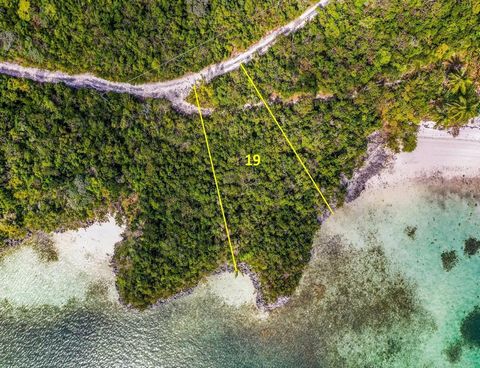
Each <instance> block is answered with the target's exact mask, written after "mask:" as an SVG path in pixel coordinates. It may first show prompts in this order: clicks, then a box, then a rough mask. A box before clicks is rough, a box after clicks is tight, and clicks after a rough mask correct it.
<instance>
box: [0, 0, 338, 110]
mask: <svg viewBox="0 0 480 368" xmlns="http://www.w3.org/2000/svg"><path fill="white" fill-rule="evenodd" d="M328 2H329V0H322V1H319V2H318V3H316V4H315V5H312V6H311V7H310V8H308V9H307V10H306V11H305V12H304V13H303V14H301V15H300V16H299V17H298V18H296V19H294V20H293V21H291V22H290V23H288V24H286V25H285V26H283V27H280V28H277V29H276V30H274V31H272V32H271V33H269V34H268V35H267V36H265V37H263V38H262V39H260V41H258V42H257V43H255V44H253V45H252V46H250V47H249V48H248V49H247V50H245V51H244V52H242V53H241V54H239V55H237V56H234V57H231V58H230V59H227V60H225V61H222V62H220V63H217V64H212V65H210V66H208V67H206V68H204V69H202V70H201V71H199V72H197V73H191V74H187V75H184V76H183V77H180V78H177V79H172V80H169V81H164V82H155V83H144V84H130V83H122V82H112V81H108V80H106V79H102V78H98V77H95V76H94V75H91V74H77V75H69V74H66V73H63V72H59V71H48V70H42V69H38V68H31V67H24V66H21V65H18V64H14V63H9V62H0V73H2V74H6V75H10V76H13V77H20V78H27V79H31V80H34V81H36V82H47V83H64V84H66V85H67V86H70V87H74V88H93V89H96V90H98V91H104V92H116V93H128V94H131V95H135V96H139V97H152V98H164V99H167V100H169V101H170V102H171V103H172V106H173V107H174V108H175V109H176V110H177V111H179V112H182V113H185V114H195V113H197V108H196V107H195V106H194V105H192V104H190V103H188V102H186V101H185V98H186V97H187V96H188V94H189V93H190V90H191V89H192V87H193V85H194V84H195V83H196V82H197V81H199V80H201V79H204V80H205V81H207V82H209V81H211V80H212V79H214V78H216V77H218V76H221V75H223V74H226V73H229V72H231V71H232V70H235V69H238V68H239V67H240V64H241V63H247V62H248V61H250V60H251V59H252V58H253V56H254V55H255V54H260V55H261V54H263V53H265V52H266V51H267V50H268V48H269V47H270V46H272V45H273V44H274V43H275V41H276V40H277V39H278V37H279V36H284V35H288V34H290V33H292V32H295V31H296V30H298V29H300V28H302V27H303V26H304V25H305V24H306V23H307V22H308V21H310V20H311V19H313V18H314V17H315V16H316V14H317V11H316V10H317V8H318V7H320V6H322V7H323V6H325V5H326V4H327V3H328ZM209 113H210V110H208V109H205V110H204V114H209Z"/></svg>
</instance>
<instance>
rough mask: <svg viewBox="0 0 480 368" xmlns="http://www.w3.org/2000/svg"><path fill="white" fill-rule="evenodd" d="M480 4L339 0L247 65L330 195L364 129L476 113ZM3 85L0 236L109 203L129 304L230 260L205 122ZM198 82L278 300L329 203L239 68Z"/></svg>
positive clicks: (243, 224) (259, 266) (230, 212)
mask: <svg viewBox="0 0 480 368" xmlns="http://www.w3.org/2000/svg"><path fill="white" fill-rule="evenodd" d="M15 11H17V10H15ZM479 12H480V2H477V1H468V2H451V1H446V0H445V1H433V2H432V1H382V2H365V1H358V0H355V1H353V0H351V1H350V0H349V1H337V2H334V3H332V4H330V5H329V6H327V7H326V8H325V9H322V10H320V14H319V16H318V18H317V19H316V20H315V21H313V22H311V23H310V24H308V25H307V26H306V27H305V28H304V29H303V30H301V31H299V32H297V33H295V34H293V35H290V36H288V37H285V38H283V39H281V40H280V41H279V42H278V43H277V44H276V45H275V46H274V47H273V48H272V49H271V50H270V51H269V52H268V53H266V54H265V55H262V56H261V57H258V58H256V59H255V60H254V61H253V62H252V63H251V64H250V63H249V64H248V65H247V66H246V67H247V68H248V70H249V72H250V73H251V74H252V76H253V78H254V79H255V81H256V82H257V84H258V85H259V87H260V88H261V89H262V91H263V92H264V94H265V95H266V96H268V97H269V100H270V102H271V104H272V109H273V110H274V113H275V115H276V116H277V117H278V120H279V121H280V123H281V124H282V125H283V126H284V128H285V130H286V131H287V132H288V135H289V137H290V139H291V140H292V142H293V144H294V146H296V147H297V149H298V151H299V153H300V155H301V156H302V157H303V158H304V159H305V161H306V164H307V166H308V167H309V169H310V170H311V172H312V174H313V176H314V178H315V180H316V181H317V183H319V185H320V187H321V189H322V191H323V192H324V194H325V196H326V197H327V199H328V200H329V201H330V203H332V204H334V205H336V206H339V205H341V204H342V201H343V197H344V194H345V193H344V192H345V188H344V182H343V180H342V178H343V177H350V176H351V174H352V172H353V170H354V169H355V168H356V167H358V166H359V165H360V164H361V162H362V157H363V155H364V153H365V148H366V144H367V140H366V137H367V136H368V135H369V134H371V133H372V132H373V131H375V130H378V129H381V130H382V132H383V133H384V135H385V137H386V139H387V140H388V142H389V144H390V146H391V147H392V148H394V149H397V150H400V149H405V150H412V149H413V148H414V147H415V132H416V130H417V127H418V123H419V121H420V120H422V119H432V120H436V121H438V122H439V124H440V125H442V126H444V127H448V128H454V129H455V128H458V127H459V126H461V125H462V124H465V123H466V122H467V121H468V120H469V119H470V118H471V117H473V116H475V115H478V106H479V100H478V95H477V93H476V90H477V88H478V70H479V69H478V65H480V63H479V62H478V60H477V55H478V51H479V50H480V39H479V38H480V32H479V31H480V29H479V28H480V26H479V25H480V23H479ZM28 14H30V12H29V13H28ZM125 17H127V15H125ZM112 37H113V39H111V40H110V41H109V42H112V44H115V42H118V39H116V38H115V35H112ZM192 37H193V36H192ZM212 52H213V53H214V51H212ZM132 57H136V56H132ZM212 57H213V56H212ZM51 60H53V61H52V62H55V63H56V61H55V58H52V59H51ZM201 62H203V61H201ZM128 63H130V62H128ZM99 65H100V64H99ZM126 65H127V64H121V65H120V64H118V65H116V66H117V67H121V68H124V67H125V66H126ZM183 65H184V67H185V68H188V64H187V63H185V64H183ZM72 67H73V65H72ZM86 67H88V65H87V66H86ZM99 67H101V66H99ZM104 67H105V69H104V71H103V73H105V74H108V73H111V72H112V70H111V69H109V67H108V63H107V64H105V66H104ZM95 70H99V69H95ZM125 70H126V69H125ZM125 73H127V72H125ZM118 75H127V74H118ZM0 89H1V90H0V140H1V145H0V181H1V185H0V214H1V215H0V238H1V239H2V240H7V239H20V238H22V237H23V236H25V235H26V234H27V233H29V232H35V231H37V230H43V231H51V230H54V229H56V228H58V227H59V226H62V227H69V228H75V227H78V226H79V224H80V223H82V222H84V221H86V220H90V219H94V218H99V217H102V216H104V215H105V214H106V213H107V212H108V211H113V212H115V213H117V214H118V215H119V217H122V218H123V219H124V220H125V221H126V222H127V225H128V230H127V232H126V234H125V239H124V241H123V242H122V243H121V244H120V245H119V246H118V247H117V249H116V254H115V261H116V265H117V271H118V275H117V284H118V287H119V290H120V293H121V296H122V298H123V300H125V301H126V302H127V303H131V304H132V305H134V306H137V307H145V306H147V305H150V304H152V303H154V302H155V301H156V300H158V299H159V298H166V297H168V296H170V295H172V294H174V293H176V292H178V291H180V290H183V289H185V288H187V287H190V286H193V285H195V284H196V282H198V280H199V278H200V277H202V275H205V274H207V273H209V272H211V271H213V270H214V269H216V268H217V267H218V266H219V265H220V264H222V263H225V262H228V260H229V256H228V246H227V243H226V239H225V233H224V231H223V228H222V221H221V217H220V212H219V209H218V206H217V203H216V197H215V187H214V183H213V181H212V176H211V172H210V167H209V163H208V156H207V152H206V150H205V146H204V141H203V136H202V131H201V126H200V122H199V119H198V116H191V117H185V116H182V115H179V114H177V113H175V112H174V111H172V109H171V107H170V106H169V104H168V103H166V102H165V101H161V100H138V99H135V98H133V97H131V96H128V95H115V94H100V93H97V92H95V91H92V90H84V89H81V90H72V89H69V88H66V87H65V86H63V85H49V84H35V83H33V82H29V81H26V80H21V79H15V78H9V77H1V78H0ZM200 92H201V93H200V101H201V103H202V105H203V106H211V107H215V110H214V113H213V114H212V115H211V116H209V117H206V119H205V123H206V126H207V130H208V132H209V137H210V140H211V147H212V152H213V158H214V161H215V165H216V167H217V174H218V178H219V181H220V188H221V190H222V194H223V197H224V204H225V209H226V214H227V217H228V222H229V227H230V230H231V232H232V240H233V243H234V247H235V252H236V255H237V258H238V260H239V261H243V262H246V263H248V264H249V265H250V266H251V267H252V268H253V270H254V271H256V272H257V273H258V274H259V277H260V280H261V283H262V287H263V291H264V293H265V297H266V300H267V301H273V300H275V299H276V298H277V297H278V296H280V295H288V294H290V293H291V292H292V291H293V290H294V288H295V287H296V285H297V284H298V281H299V279H300V276H301V272H302V269H303V268H304V266H305V265H306V263H307V262H308V261H309V258H310V248H311V244H312V239H313V235H314V233H315V231H316V230H317V229H318V222H319V218H321V217H322V216H323V215H324V214H325V213H326V212H327V211H326V209H325V207H324V205H323V204H322V201H321V199H320V198H319V197H318V195H317V193H316V192H315V190H314V188H312V186H311V183H310V182H309V181H308V178H307V177H306V176H305V173H304V172H303V171H302V168H301V167H300V166H299V165H298V163H297V161H296V158H295V156H294V155H293V153H292V152H291V151H290V149H289V147H288V146H287V144H286V143H285V142H284V140H283V138H282V136H281V134H280V132H279V131H278V129H277V128H276V127H275V125H274V124H273V122H272V121H271V119H270V117H269V116H268V114H267V112H266V110H265V109H264V108H263V107H261V106H258V105H257V104H258V102H259V101H258V98H257V97H256V96H255V93H254V91H253V90H252V89H251V87H250V86H249V84H248V82H247V80H246V78H245V76H244V75H243V74H242V73H241V71H236V72H233V73H230V74H228V75H225V76H223V77H221V78H218V79H216V80H214V81H213V82H212V83H210V84H207V85H203V86H202V87H201V88H200ZM246 104H250V105H251V106H250V107H248V105H247V106H246ZM252 105H253V106H252ZM249 154H250V155H253V154H258V155H260V157H261V164H260V165H259V166H247V165H246V156H247V155H249Z"/></svg>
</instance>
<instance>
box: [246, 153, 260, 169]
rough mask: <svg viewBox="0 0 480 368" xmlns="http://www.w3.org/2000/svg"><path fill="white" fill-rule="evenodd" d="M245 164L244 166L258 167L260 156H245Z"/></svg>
mask: <svg viewBox="0 0 480 368" xmlns="http://www.w3.org/2000/svg"><path fill="white" fill-rule="evenodd" d="M246 159H247V163H246V164H245V165H246V166H258V165H260V155H247V156H246Z"/></svg>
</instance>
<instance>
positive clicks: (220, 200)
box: [193, 85, 238, 273]
mask: <svg viewBox="0 0 480 368" xmlns="http://www.w3.org/2000/svg"><path fill="white" fill-rule="evenodd" d="M193 90H194V91H195V100H196V101H197V108H198V114H199V115H200V121H201V123H202V129H203V136H204V137H205V144H206V145H207V151H208V157H209V158H210V167H211V168H212V173H213V180H214V181H215V188H217V196H218V204H219V205H220V210H221V212H222V217H223V224H224V225H225V232H226V233H227V239H228V245H229V247H230V253H231V255H232V262H233V269H234V270H235V273H238V268H237V261H236V259H235V254H234V253H233V246H232V241H231V239H230V231H229V230H228V225H227V218H226V217H225V210H224V209H223V203H222V196H221V195H220V187H219V186H218V181H217V175H216V173H215V166H214V165H213V158H212V153H211V151H210V145H209V143H208V136H207V130H206V129H205V123H204V121H203V115H202V109H201V108H200V102H199V101H198V94H197V88H196V87H195V85H193Z"/></svg>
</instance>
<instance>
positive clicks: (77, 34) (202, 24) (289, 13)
mask: <svg viewBox="0 0 480 368" xmlns="http://www.w3.org/2000/svg"><path fill="white" fill-rule="evenodd" d="M313 3H314V1H313V0H280V1H274V0H267V1H253V0H240V1H228V0H177V1H169V0H161V1H152V0H141V1H128V0H115V1H112V0H101V1H98V0H97V1H93V2H92V1H86V0H81V1H77V0H39V1H29V0H0V59H4V60H8V61H17V62H21V63H22V64H26V65H34V66H39V67H43V68H47V69H54V70H55V69H61V70H65V71H68V72H72V73H80V72H88V73H93V74H95V75H98V76H102V77H105V78H108V79H111V80H123V81H126V80H130V79H133V78H134V80H135V82H141V81H148V80H159V79H170V78H173V77H177V76H180V75H183V74H185V73H187V72H190V71H195V70H200V69H201V68H202V67H204V66H207V65H209V64H211V63H214V62H218V61H221V60H222V59H225V58H227V57H228V56H230V55H232V54H233V53H235V52H238V51H241V50H243V49H245V48H246V47H247V46H249V45H250V44H251V43H253V42H254V41H256V40H257V39H259V38H260V37H262V36H263V35H264V34H265V33H266V32H267V31H270V30H271V29H274V28H276V27H278V26H280V25H283V24H285V23H287V22H288V21H289V20H290V19H293V18H295V16H297V15H299V14H300V13H302V12H303V11H305V10H306V9H307V7H308V6H310V5H312V4H313Z"/></svg>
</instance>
